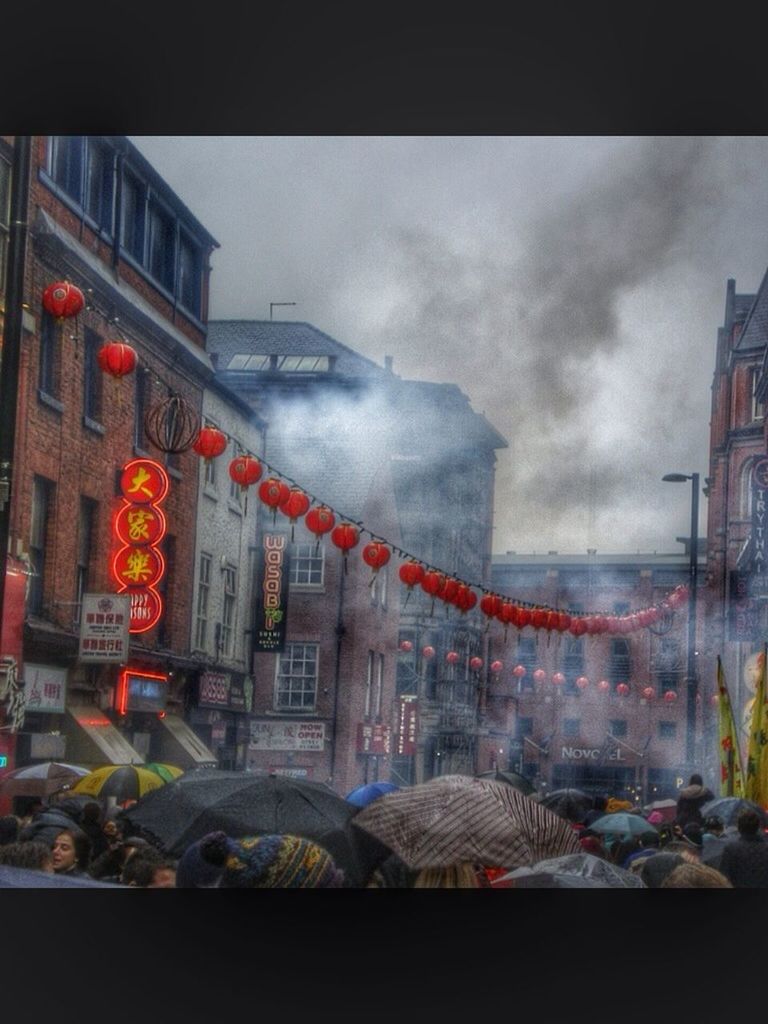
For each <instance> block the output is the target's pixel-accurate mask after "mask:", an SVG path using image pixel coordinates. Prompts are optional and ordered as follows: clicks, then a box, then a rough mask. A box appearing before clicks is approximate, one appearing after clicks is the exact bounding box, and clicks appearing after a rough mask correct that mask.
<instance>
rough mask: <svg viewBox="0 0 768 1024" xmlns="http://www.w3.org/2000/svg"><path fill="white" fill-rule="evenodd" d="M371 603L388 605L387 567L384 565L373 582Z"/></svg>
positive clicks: (384, 606)
mask: <svg viewBox="0 0 768 1024" xmlns="http://www.w3.org/2000/svg"><path fill="white" fill-rule="evenodd" d="M371 604H373V605H376V604H379V605H381V607H382V608H386V607H387V567H386V566H383V567H382V568H381V569H379V571H378V572H377V573H375V575H374V577H373V583H372V584H371Z"/></svg>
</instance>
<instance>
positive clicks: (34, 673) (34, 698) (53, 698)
mask: <svg viewBox="0 0 768 1024" xmlns="http://www.w3.org/2000/svg"><path fill="white" fill-rule="evenodd" d="M66 691H67V670H66V669H65V668H56V667H55V666H53V665H33V664H32V663H31V662H27V663H26V665H25V666H24V699H25V704H26V708H27V711H41V712H44V713H47V714H63V712H64V700H65V697H66Z"/></svg>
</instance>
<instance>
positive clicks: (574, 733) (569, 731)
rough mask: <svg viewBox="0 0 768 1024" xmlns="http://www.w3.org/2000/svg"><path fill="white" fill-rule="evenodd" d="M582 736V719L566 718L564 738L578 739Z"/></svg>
mask: <svg viewBox="0 0 768 1024" xmlns="http://www.w3.org/2000/svg"><path fill="white" fill-rule="evenodd" d="M580 735H581V719H580V718H564V719H563V737H564V738H566V739H570V740H573V739H577V738H578V737H579V736H580Z"/></svg>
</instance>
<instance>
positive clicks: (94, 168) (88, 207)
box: [49, 135, 115, 234]
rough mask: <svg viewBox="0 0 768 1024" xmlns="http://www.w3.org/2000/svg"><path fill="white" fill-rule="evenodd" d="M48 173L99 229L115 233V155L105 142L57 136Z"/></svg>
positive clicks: (53, 141)
mask: <svg viewBox="0 0 768 1024" xmlns="http://www.w3.org/2000/svg"><path fill="white" fill-rule="evenodd" d="M49 173H50V176H51V178H52V179H53V181H54V182H55V183H56V185H58V187H59V188H60V189H61V191H62V192H64V193H66V195H67V196H68V197H69V198H70V199H71V200H72V201H73V202H74V203H76V204H77V205H78V206H79V207H80V208H81V209H82V211H83V212H84V213H86V214H87V215H88V217H90V218H91V220H93V221H94V222H95V223H96V224H97V226H98V227H100V228H102V229H103V230H104V231H106V232H108V233H109V234H111V233H112V202H113V198H114V191H115V188H114V155H113V152H112V150H111V149H110V148H109V147H108V146H107V145H106V144H105V143H103V142H101V141H100V140H99V139H94V138H88V137H86V136H82V135H66V136H63V135H59V136H55V137H54V138H52V139H51V149H50V158H49Z"/></svg>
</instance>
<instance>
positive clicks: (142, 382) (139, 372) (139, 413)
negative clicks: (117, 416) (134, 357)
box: [133, 366, 149, 452]
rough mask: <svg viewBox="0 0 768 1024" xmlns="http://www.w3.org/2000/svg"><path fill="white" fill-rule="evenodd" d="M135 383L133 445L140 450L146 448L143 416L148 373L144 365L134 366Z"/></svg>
mask: <svg viewBox="0 0 768 1024" xmlns="http://www.w3.org/2000/svg"><path fill="white" fill-rule="evenodd" d="M134 377H135V384H134V392H133V447H134V448H137V449H138V450H139V451H140V452H145V451H146V450H147V444H146V438H145V436H144V416H145V414H146V411H147V397H148V392H149V375H148V374H147V372H146V371H145V369H144V367H142V366H139V367H137V368H136V373H135V374H134Z"/></svg>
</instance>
